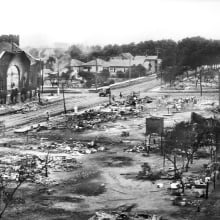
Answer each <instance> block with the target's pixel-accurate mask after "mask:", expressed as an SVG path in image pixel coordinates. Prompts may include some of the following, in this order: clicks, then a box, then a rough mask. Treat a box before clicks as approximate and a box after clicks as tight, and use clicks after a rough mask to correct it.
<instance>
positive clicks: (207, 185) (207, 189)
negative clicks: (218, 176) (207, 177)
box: [205, 182, 209, 199]
mask: <svg viewBox="0 0 220 220" xmlns="http://www.w3.org/2000/svg"><path fill="white" fill-rule="evenodd" d="M205 198H206V199H208V198H209V182H207V183H206V191H205Z"/></svg>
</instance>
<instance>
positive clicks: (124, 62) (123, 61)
mask: <svg viewBox="0 0 220 220" xmlns="http://www.w3.org/2000/svg"><path fill="white" fill-rule="evenodd" d="M161 62H162V61H161V59H159V58H158V57H157V56H132V55H131V54H130V53H122V54H120V55H119V56H115V57H111V58H110V60H109V61H104V60H101V59H95V60H91V61H89V62H87V63H84V64H80V63H79V66H77V65H78V63H76V64H75V65H76V68H77V69H78V70H79V71H88V72H101V71H102V70H103V69H108V70H109V72H110V74H111V75H112V76H114V75H116V74H117V72H118V71H120V72H123V73H125V72H127V71H128V70H129V68H130V67H131V66H138V65H142V66H143V67H145V68H146V71H147V72H148V73H155V72H157V71H158V69H159V68H160V65H161Z"/></svg>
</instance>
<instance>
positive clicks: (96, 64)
mask: <svg viewBox="0 0 220 220" xmlns="http://www.w3.org/2000/svg"><path fill="white" fill-rule="evenodd" d="M95 66H96V73H95V90H96V92H97V73H98V62H97V58H96V59H95Z"/></svg>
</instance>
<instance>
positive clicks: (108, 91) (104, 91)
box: [99, 87, 111, 97]
mask: <svg viewBox="0 0 220 220" xmlns="http://www.w3.org/2000/svg"><path fill="white" fill-rule="evenodd" d="M110 94H111V89H110V87H107V88H102V89H101V90H100V91H99V96H100V97H106V96H109V95H110Z"/></svg>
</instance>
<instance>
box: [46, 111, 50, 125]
mask: <svg viewBox="0 0 220 220" xmlns="http://www.w3.org/2000/svg"><path fill="white" fill-rule="evenodd" d="M46 117H47V118H46V120H47V123H48V122H49V121H50V113H49V112H46Z"/></svg>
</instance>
